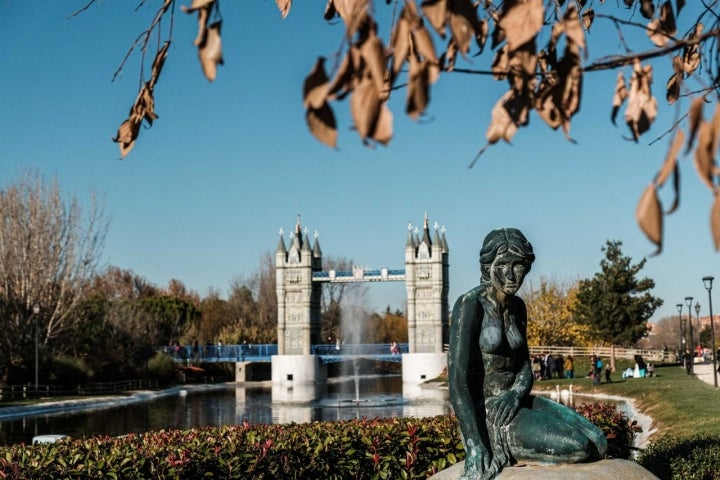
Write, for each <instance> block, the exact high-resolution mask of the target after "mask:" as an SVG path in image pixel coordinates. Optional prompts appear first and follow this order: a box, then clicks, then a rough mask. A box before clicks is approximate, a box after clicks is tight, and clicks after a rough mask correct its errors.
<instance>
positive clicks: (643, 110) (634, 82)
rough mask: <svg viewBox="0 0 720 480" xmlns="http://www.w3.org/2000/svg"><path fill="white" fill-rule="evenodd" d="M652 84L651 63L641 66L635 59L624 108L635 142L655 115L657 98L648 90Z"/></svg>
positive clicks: (650, 123) (626, 120)
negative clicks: (626, 103) (626, 102)
mask: <svg viewBox="0 0 720 480" xmlns="http://www.w3.org/2000/svg"><path fill="white" fill-rule="evenodd" d="M651 84H652V65H649V64H648V65H646V66H644V67H643V66H642V65H641V64H640V61H639V60H636V61H635V65H634V66H633V74H632V78H631V79H630V93H629V94H628V105H627V108H626V109H625V122H626V123H627V125H628V127H630V131H631V133H632V138H633V140H635V141H636V142H637V141H638V139H639V138H640V135H642V134H643V133H645V132H646V131H647V130H648V129H649V128H650V126H651V125H652V122H653V121H654V120H655V117H656V116H657V100H655V97H654V96H653V95H652V92H651V91H650V86H651Z"/></svg>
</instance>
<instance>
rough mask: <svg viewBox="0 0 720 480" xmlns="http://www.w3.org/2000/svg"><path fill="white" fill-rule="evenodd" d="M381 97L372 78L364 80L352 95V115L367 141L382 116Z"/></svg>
mask: <svg viewBox="0 0 720 480" xmlns="http://www.w3.org/2000/svg"><path fill="white" fill-rule="evenodd" d="M380 107H381V102H380V96H379V94H378V92H377V90H376V88H375V84H374V83H373V81H372V80H371V79H370V78H367V77H366V78H363V80H362V81H361V82H360V83H359V84H358V85H357V86H356V87H355V89H354V90H353V92H352V95H350V113H351V114H352V117H353V121H354V122H355V128H356V129H357V131H358V134H359V135H360V138H361V139H362V140H363V141H365V140H367V138H368V137H370V136H371V135H372V133H373V132H374V131H375V126H376V125H377V122H378V117H379V116H380Z"/></svg>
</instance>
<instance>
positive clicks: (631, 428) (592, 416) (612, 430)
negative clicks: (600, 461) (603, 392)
mask: <svg viewBox="0 0 720 480" xmlns="http://www.w3.org/2000/svg"><path fill="white" fill-rule="evenodd" d="M575 410H576V411H577V412H578V413H580V414H581V415H582V416H584V417H585V418H587V419H588V420H590V421H591V422H592V423H593V424H594V425H596V426H597V427H598V428H599V429H600V430H601V431H602V432H603V434H604V435H605V438H606V439H607V442H608V453H607V455H608V457H612V458H625V459H627V458H630V454H631V447H632V444H633V440H634V439H635V434H636V433H638V432H641V431H642V428H640V427H639V426H638V425H637V422H636V421H634V420H630V419H629V418H628V417H627V416H626V415H625V414H624V413H622V412H621V411H619V410H618V409H617V408H616V407H614V406H612V405H608V404H607V403H602V402H598V403H590V404H587V403H583V404H582V405H580V406H579V407H577V408H575Z"/></svg>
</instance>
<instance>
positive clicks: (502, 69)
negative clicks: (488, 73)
mask: <svg viewBox="0 0 720 480" xmlns="http://www.w3.org/2000/svg"><path fill="white" fill-rule="evenodd" d="M509 68H510V56H509V55H508V47H507V45H503V46H502V47H501V48H500V49H499V50H498V51H497V52H496V53H495V58H493V62H492V65H491V66H490V69H491V70H492V72H493V78H494V79H495V80H504V79H505V78H507V73H508V70H509Z"/></svg>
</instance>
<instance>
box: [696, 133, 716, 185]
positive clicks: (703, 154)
mask: <svg viewBox="0 0 720 480" xmlns="http://www.w3.org/2000/svg"><path fill="white" fill-rule="evenodd" d="M716 152H717V132H716V131H715V128H714V126H713V124H712V123H711V122H702V124H701V125H700V132H699V134H698V144H697V147H695V170H697V173H698V176H700V179H701V180H702V181H703V182H704V183H705V185H707V186H708V188H710V190H712V191H715V181H714V175H715V173H716V166H715V153H716Z"/></svg>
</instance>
